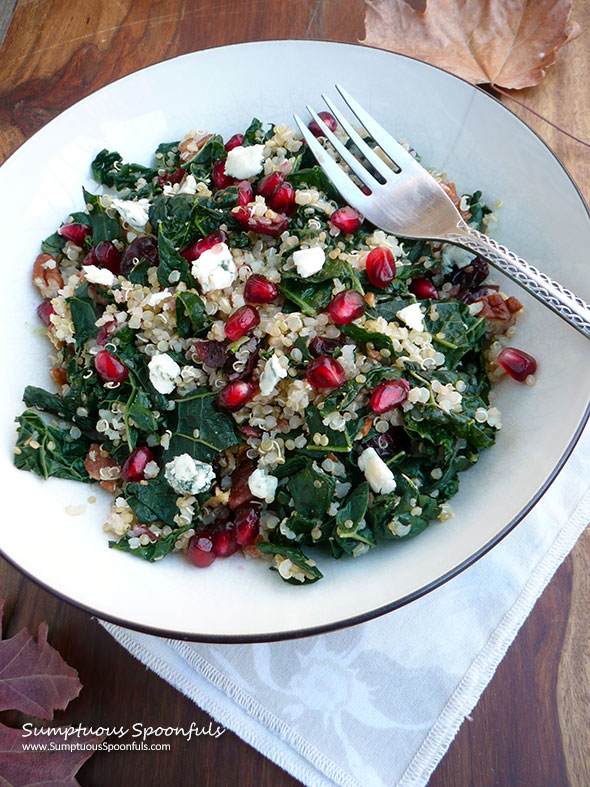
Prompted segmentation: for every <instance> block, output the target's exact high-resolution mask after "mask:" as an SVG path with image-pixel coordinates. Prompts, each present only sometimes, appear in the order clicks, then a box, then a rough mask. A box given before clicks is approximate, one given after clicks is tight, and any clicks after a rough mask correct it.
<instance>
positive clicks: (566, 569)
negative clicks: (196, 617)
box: [0, 0, 590, 787]
mask: <svg viewBox="0 0 590 787" xmlns="http://www.w3.org/2000/svg"><path fill="white" fill-rule="evenodd" d="M4 1H6V0H4ZM8 5H10V0H8V2H7V7H8ZM575 17H576V18H577V20H578V21H579V22H580V23H581V24H582V28H589V27H590V3H588V2H585V3H584V2H581V1H580V2H578V3H577V7H576V9H575ZM363 19H364V7H363V3H362V2H360V0H290V2H285V3H279V2H273V0H238V1H237V2H236V0H217V1H216V0H200V1H199V2H197V0H152V1H151V2H150V0H102V2H98V0H94V1H93V2H90V1H89V0H87V1H86V2H84V0H71V2H65V1H64V0H19V2H18V3H17V5H16V10H15V13H14V17H13V20H12V24H11V26H10V29H9V31H8V35H7V37H6V40H5V42H4V45H3V48H2V51H1V54H0V160H3V159H4V158H5V157H6V156H8V155H9V154H10V153H11V152H12V151H13V150H15V149H16V148H17V147H18V146H19V145H20V144H21V143H22V142H23V141H24V140H25V139H27V137H29V136H30V135H31V134H33V133H34V132H35V131H37V130H38V129H39V128H41V126H43V125H44V124H45V123H47V122H48V121H49V120H51V119H52V118H53V117H55V115H57V114H58V113H59V112H61V111H62V110H64V109H66V108H67V107H69V106H71V105H72V104H73V103H74V102H76V101H77V100H79V99H80V98H82V97H83V96H85V95H87V94H88V93H90V92H92V91H94V90H96V89H97V88H100V87H102V86H103V85H105V84H108V83H109V82H111V81H113V80H114V79H117V78H118V77H121V76H124V75H125V74H128V73H130V72H131V71H134V70H136V69H138V68H142V67H143V66H147V65H150V64H151V63H156V62H158V61H160V60H165V59H167V58H170V57H174V56H175V55H179V54H183V53H185V52H191V51H194V50H196V49H200V48H205V47H211V46H217V45H221V44H228V43H235V42H239V41H248V40H255V39H272V38H323V39H333V40H341V41H356V40H357V39H358V38H362V37H363V35H364V24H363ZM276 65H277V70H276V74H278V75H279V77H278V78H280V63H278V64H276ZM244 78H247V77H245V76H244V75H241V74H236V79H244ZM589 83H590V47H589V46H588V38H587V34H586V37H582V38H580V39H578V40H577V41H575V42H574V43H573V44H571V45H570V46H568V47H567V49H566V50H564V52H563V53H562V54H561V55H560V59H559V63H558V65H557V66H556V67H555V68H554V69H553V70H552V71H551V73H550V75H549V77H548V78H547V79H546V80H545V82H544V83H543V84H542V85H540V86H539V87H537V88H535V89H534V90H529V91H524V92H522V93H520V94H519V98H521V99H523V100H524V101H525V102H527V103H528V104H529V105H530V106H532V107H534V108H535V109H536V110H537V111H539V112H541V113H543V114H544V115H546V116H547V117H549V118H552V119H554V120H555V121H557V122H558V123H560V124H561V125H562V126H564V127H565V128H567V129H569V130H571V131H575V132H576V133H577V134H578V135H579V136H581V137H584V138H585V139H590V111H589V110H590V97H589V94H588V84H589ZM508 104H509V106H510V108H511V109H513V110H514V111H516V112H517V113H518V114H520V115H522V117H523V118H524V119H525V120H526V121H527V122H529V123H530V124H531V125H532V126H533V127H534V128H535V129H536V130H537V131H538V132H539V133H540V134H541V135H542V136H543V137H544V138H545V139H546V140H547V142H548V143H549V144H550V145H551V146H552V147H553V149H554V150H555V151H556V152H557V153H558V155H559V156H560V157H561V158H562V160H563V161H565V162H566V164H567V165H568V166H569V168H570V170H571V171H572V173H573V175H574V177H575V178H576V179H577V181H578V183H579V185H580V187H581V189H582V191H583V193H584V194H585V195H586V197H588V195H589V194H590V172H589V168H588V150H587V149H586V148H584V147H583V146H581V145H579V144H578V143H575V142H573V141H571V140H569V139H568V138H567V137H565V136H563V135H561V134H559V133H558V132H556V131H554V130H553V129H552V128H551V127H550V126H548V125H547V124H545V123H543V122H541V121H538V120H537V119H536V118H535V117H534V116H533V115H531V114H530V113H528V112H527V111H526V110H519V107H518V106H516V105H515V104H514V103H512V102H510V101H508ZM589 555H590V536H589V535H588V533H586V535H585V536H583V537H582V538H581V539H580V541H579V542H578V544H577V546H576V548H575V549H574V551H573V552H572V554H571V555H570V557H569V558H568V559H567V560H566V561H565V563H564V564H563V565H562V566H561V568H560V569H559V571H558V572H557V574H556V576H555V577H554V579H553V580H552V582H551V583H550V585H549V587H548V588H547V590H546V591H545V593H544V594H543V596H542V597H541V599H540V600H539V602H538V603H537V605H536V607H535V609H534V611H533V612H532V614H531V615H530V617H529V618H528V620H527V621H526V623H525V624H524V626H523V627H522V630H521V631H520V633H519V635H518V637H517V638H516V641H515V642H514V644H513V645H512V647H511V648H510V650H509V652H508V655H507V656H506V658H505V659H504V661H503V662H502V664H501V665H500V667H499V669H498V671H497V673H496V675H495V677H494V679H493V680H492V682H491V684H490V686H489V687H488V688H487V689H486V691H485V692H484V694H483V697H482V698H481V700H480V702H479V704H478V705H477V707H476V709H475V711H474V713H473V718H472V719H469V720H468V721H466V722H465V723H464V725H463V727H462V728H461V730H460V732H459V734H458V735H457V737H456V739H455V741H454V742H453V744H452V745H451V747H450V750H449V752H448V754H447V755H446V757H445V758H444V759H443V761H442V762H441V764H440V765H439V767H438V769H437V770H436V772H435V774H434V775H433V777H432V780H431V782H430V784H431V785H432V787H442V786H443V785H444V786H445V787H447V786H448V787H457V786H458V785H460V786H463V785H470V784H473V785H477V786H478V787H488V785H490V786H491V785H517V784H518V785H520V784H523V785H535V786H537V787H538V786H539V785H550V786H551V787H558V786H559V785H565V784H572V785H588V784H590V758H589V756H588V752H589V751H590V732H589V730H590V724H589V721H590V700H589V698H588V689H587V686H588V682H589V681H588V678H589V676H590V636H589V632H588V626H587V621H588V612H587V610H588V602H589V601H590V570H589V569H590V560H589ZM0 595H1V596H3V597H4V598H5V599H6V600H7V609H6V612H5V632H6V635H8V636H10V635H12V634H14V633H15V632H16V631H17V630H18V629H20V628H21V627H22V626H24V625H28V626H30V627H34V626H36V625H37V624H38V623H39V622H40V621H42V620H47V621H48V623H49V630H50V640H51V642H52V643H53V644H54V645H55V646H56V647H57V648H58V649H59V650H60V651H61V653H62V654H63V655H64V657H65V658H66V660H67V661H68V662H69V663H70V664H72V665H73V666H75V667H76V668H77V669H78V671H79V672H80V677H81V679H82V682H83V683H84V690H83V691H82V695H81V696H80V698H79V699H77V700H76V701H74V702H72V703H71V705H70V707H69V708H68V710H67V711H66V712H63V713H60V714H57V721H58V722H59V723H66V722H67V723H75V724H78V723H82V724H87V725H88V724H92V723H94V724H100V725H102V726H107V725H110V726H120V725H123V726H129V725H131V724H132V723H133V722H135V721H138V720H142V721H143V722H144V723H145V724H151V725H154V726H158V725H172V726H179V725H180V726H185V727H188V726H189V725H190V723H191V722H192V721H194V722H195V723H197V724H198V725H201V724H205V725H207V724H208V723H209V717H208V716H207V715H206V714H205V713H204V712H203V711H201V710H200V709H199V708H198V707H196V706H195V705H194V704H193V703H192V702H190V701H189V700H188V699H186V698H185V697H184V696H183V695H181V694H179V693H178V692H177V691H175V690H174V689H173V688H171V687H170V686H169V685H168V684H167V683H165V682H164V681H162V680H160V679H159V678H157V677H156V676H155V675H154V674H152V673H150V672H148V671H147V670H146V669H145V668H144V667H143V666H142V665H140V664H139V663H137V662H136V661H134V660H133V658H132V657H131V656H130V655H129V654H128V653H127V652H126V651H125V650H123V649H122V648H121V647H120V646H119V645H117V644H116V643H115V642H114V641H113V640H112V639H111V638H110V637H109V635H108V634H106V633H105V632H104V631H103V630H102V629H101V627H100V626H99V625H98V624H97V623H96V622H95V621H94V620H92V619H91V618H90V617H89V616H88V615H87V614H85V613H83V612H81V611H79V610H77V609H75V608H73V607H71V606H69V605H68V604H66V603H64V602H61V601H59V600H57V599H56V598H54V597H53V596H52V595H50V594H49V593H47V592H45V591H43V590H41V589H40V588H38V587H37V586H36V585H35V584H33V583H32V582H30V581H28V580H27V579H25V578H24V577H22V576H21V575H20V574H19V573H18V572H17V571H15V570H14V569H13V568H11V567H10V566H9V565H8V564H7V563H5V562H4V561H0ZM228 647H229V646H228ZM2 718H3V720H5V721H8V722H9V723H10V722H13V721H14V718H13V717H12V716H11V715H10V714H2ZM16 721H17V722H18V718H17V719H16ZM80 782H81V784H82V785H84V787H90V785H101V787H102V786H103V785H111V784H120V785H132V784H143V785H173V784H174V785H177V784H178V785H180V784H198V785H215V786H216V787H220V786H222V785H234V784H240V785H242V787H248V786H249V785H260V784H265V785H267V784H272V785H284V786H285V787H286V785H291V784H297V782H296V781H295V780H294V779H292V778H291V777H290V776H288V775H286V774H285V773H284V772H283V771H281V770H280V769H279V768H278V767H276V766H275V765H273V764H272V763H270V762H269V761H268V760H266V759H265V758H264V757H263V756H262V755H260V754H259V753H258V752H256V751H254V750H253V749H251V748H250V747H249V746H247V745H246V744H245V743H243V742H242V741H241V740H240V739H239V738H237V737H236V736H235V735H233V734H232V733H230V732H227V733H226V734H225V735H223V736H222V737H221V738H220V739H219V740H213V739H210V738H199V739H197V740H196V741H194V742H191V743H190V744H186V743H185V742H183V741H173V743H172V750H171V751H170V752H169V753H144V754H142V755H141V756H140V755H138V754H137V753H134V752H129V753H127V752H126V753H111V754H103V753H99V754H96V755H95V756H93V757H92V758H91V759H90V760H89V761H88V763H87V764H86V765H84V767H83V768H82V770H81V771H80Z"/></svg>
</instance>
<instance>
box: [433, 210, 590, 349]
mask: <svg viewBox="0 0 590 787" xmlns="http://www.w3.org/2000/svg"><path fill="white" fill-rule="evenodd" d="M445 240H447V241H449V243H454V244H456V245H457V246H462V247H463V248H465V249H467V250H468V251H472V252H474V253H475V254H479V255H481V256H482V257H485V258H486V260H488V262H490V263H491V264H492V265H493V266H494V267H495V268H497V269H498V270H500V271H502V273H505V274H506V276H509V277H510V278H511V279H512V280H513V281H515V282H516V283H517V284H520V286H521V287H523V288H524V289H525V290H526V291H527V292H530V294H531V295H533V296H534V297H535V298H537V300H539V301H541V303H542V304H544V305H545V306H548V307H549V308H550V309H551V310H552V311H554V312H555V314H557V315H558V316H559V317H561V318H562V320H565V321H566V322H567V323H569V325H571V326H572V328H575V329H576V330H578V331H579V332H580V333H582V334H583V335H584V336H585V337H586V338H587V339H590V306H588V304H587V303H586V302H585V301H583V300H582V299H581V298H579V297H578V296H577V295H574V293H573V292H570V291H569V290H567V289H566V288H565V287H562V285H561V284H559V283H558V282H556V281H553V279H550V278H549V276H547V274H545V273H542V272H541V271H540V270H537V268H535V267H534V266H533V265H530V264H529V263H528V262H526V261H525V260H523V259H522V258H521V257H518V256H517V255H516V254H515V253H514V252H513V251H510V249H507V248H506V246H502V245H501V244H499V243H498V242H497V241H495V240H494V239H493V238H489V237H488V236H487V235H484V233H483V232H478V230H476V229H473V228H472V227H469V226H467V224H465V223H464V222H461V224H459V225H458V226H457V231H456V232H451V233H449V234H448V235H446V237H445Z"/></svg>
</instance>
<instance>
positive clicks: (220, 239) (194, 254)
mask: <svg viewBox="0 0 590 787" xmlns="http://www.w3.org/2000/svg"><path fill="white" fill-rule="evenodd" d="M228 241H229V238H228V236H227V232H224V231H223V230H217V231H216V232H212V233H211V235H207V236H206V237H205V238H200V239H199V240H198V241H197V242H196V243H193V245H192V246H189V247H188V249H185V250H184V251H181V252H180V253H181V254H182V256H183V257H184V259H185V260H188V261H189V262H193V260H198V259H199V257H200V256H201V254H202V253H203V252H204V251H207V250H208V249H212V248H213V246H217V244H218V243H228Z"/></svg>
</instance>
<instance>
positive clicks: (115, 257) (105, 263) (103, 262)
mask: <svg viewBox="0 0 590 787" xmlns="http://www.w3.org/2000/svg"><path fill="white" fill-rule="evenodd" d="M82 265H97V266H98V267H99V268H106V269H107V270H109V271H111V273H114V274H115V275H117V274H119V273H120V272H121V252H120V251H119V249H118V248H117V247H116V246H115V244H114V243H113V242H112V241H110V240H102V241H101V242H100V243H99V244H98V246H95V247H94V248H93V249H90V251H89V252H88V254H87V255H86V256H85V257H84V260H83V261H82Z"/></svg>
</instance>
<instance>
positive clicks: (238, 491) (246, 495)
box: [229, 459, 254, 511]
mask: <svg viewBox="0 0 590 787" xmlns="http://www.w3.org/2000/svg"><path fill="white" fill-rule="evenodd" d="M253 472H254V463H253V462H251V461H250V460H249V459H247V460H246V461H244V462H242V463H241V464H240V465H238V466H237V467H236V469H235V470H234V471H233V473H232V476H231V489H230V491H229V507H230V508H231V509H232V511H236V510H237V509H238V508H240V506H243V505H244V504H245V503H248V502H249V501H250V500H252V497H253V495H252V492H251V491H250V487H249V485H248V479H249V478H250V476H251V475H252V473H253Z"/></svg>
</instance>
